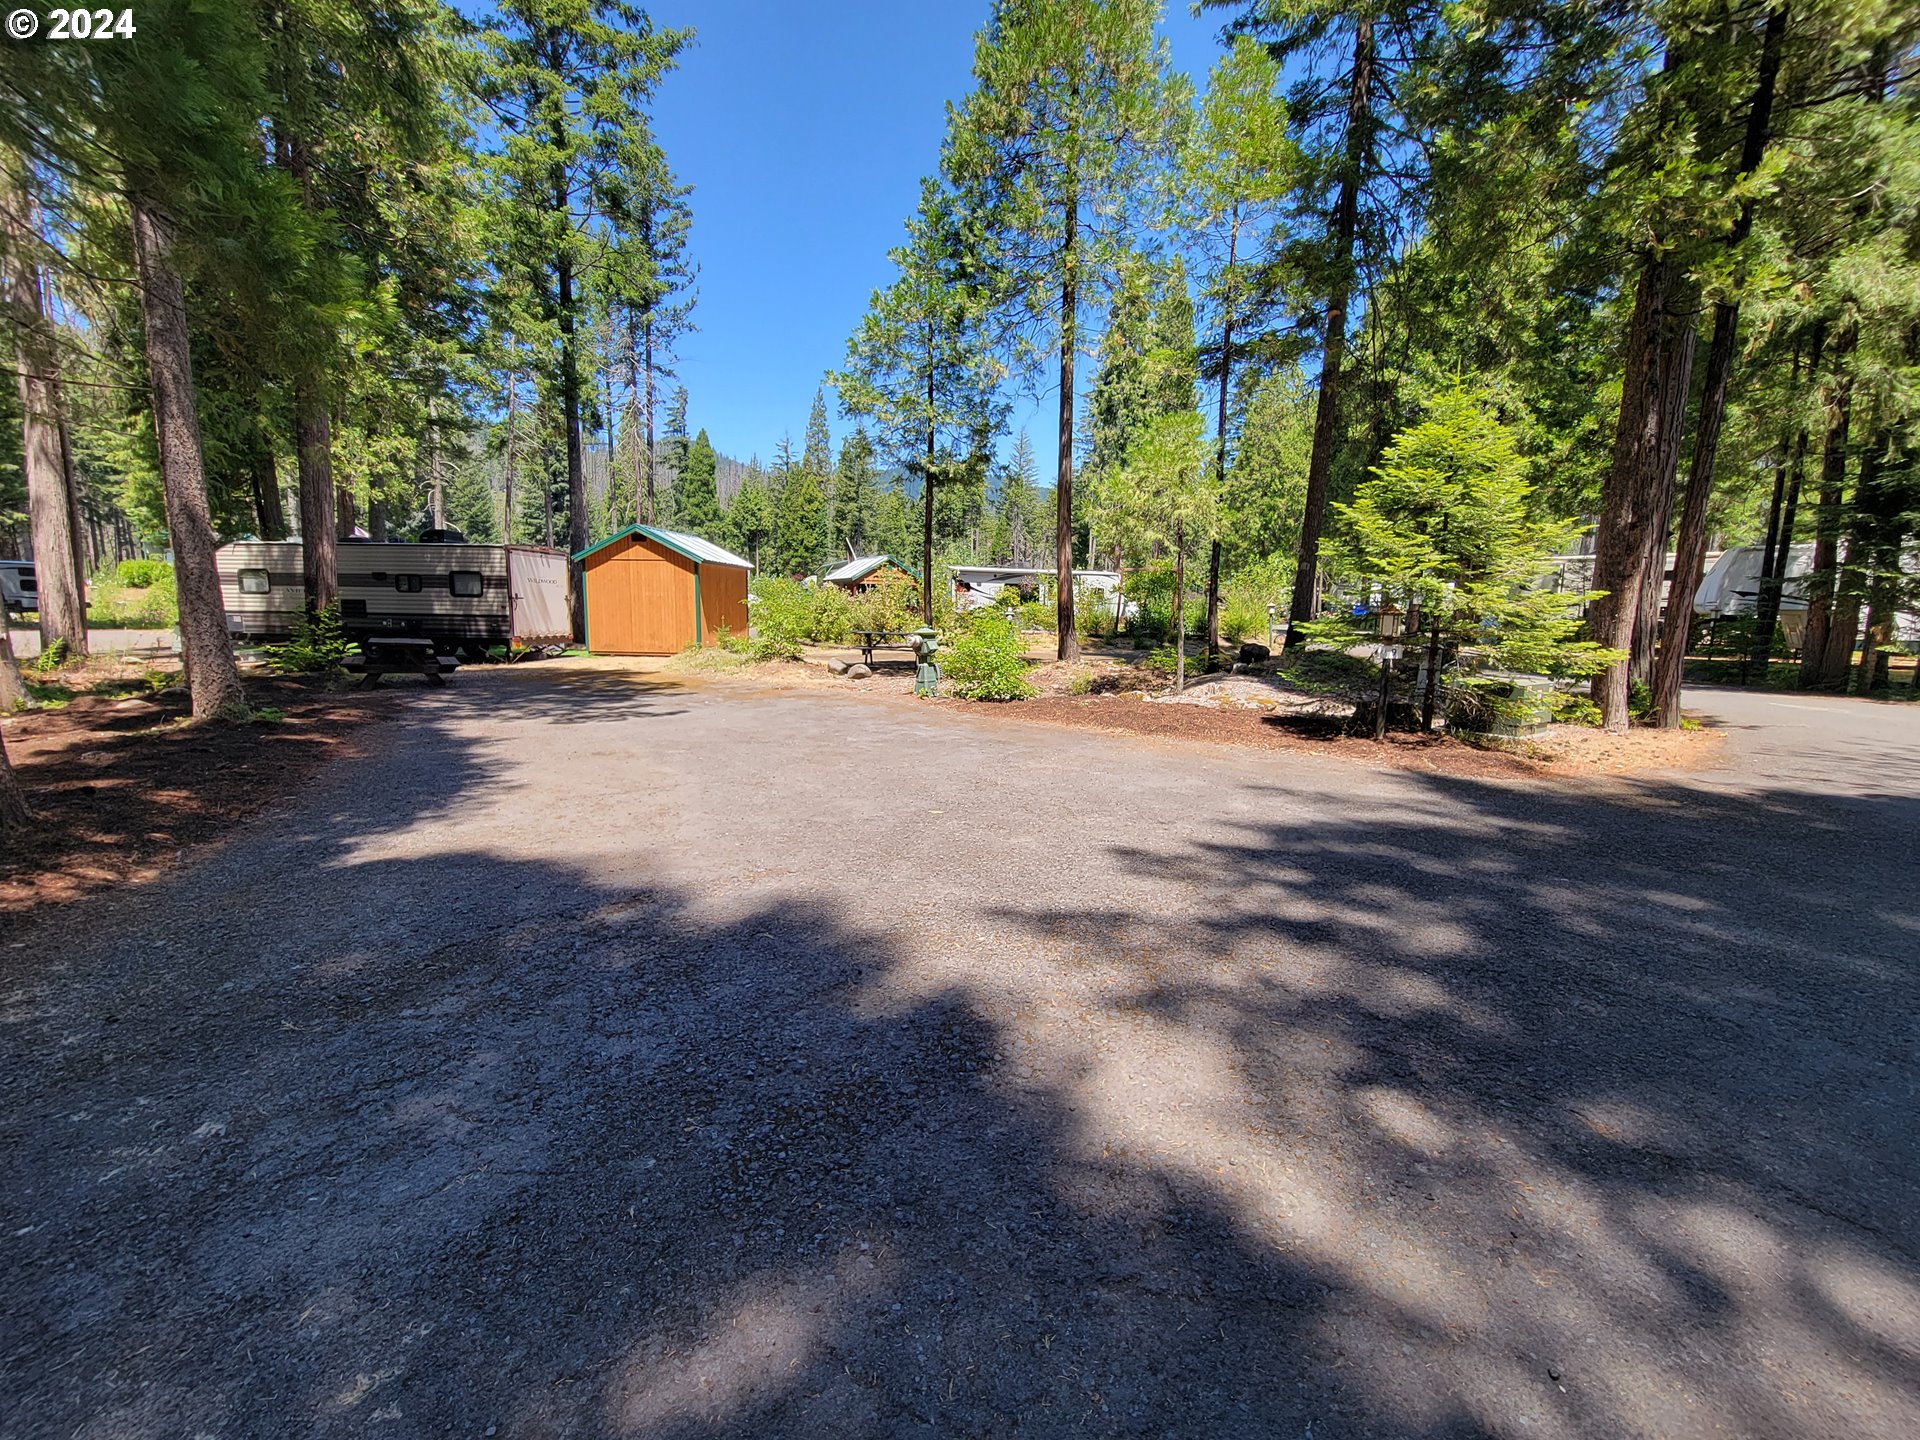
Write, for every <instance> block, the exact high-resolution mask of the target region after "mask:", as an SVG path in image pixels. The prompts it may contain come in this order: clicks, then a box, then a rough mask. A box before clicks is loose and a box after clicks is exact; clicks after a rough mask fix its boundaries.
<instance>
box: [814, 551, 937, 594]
mask: <svg viewBox="0 0 1920 1440" xmlns="http://www.w3.org/2000/svg"><path fill="white" fill-rule="evenodd" d="M895 577H897V578H899V579H902V580H909V581H911V582H912V583H913V584H914V586H915V587H916V588H917V587H918V586H919V584H920V572H919V571H918V570H916V569H915V568H914V567H913V566H911V565H909V564H907V563H906V562H905V561H904V560H896V559H894V558H893V557H892V556H891V555H856V556H854V557H853V558H852V559H851V560H845V561H842V562H841V563H840V564H838V565H836V566H834V567H833V568H832V569H831V570H829V571H827V573H826V574H824V575H822V576H821V577H820V578H821V579H822V580H824V581H826V582H827V583H828V584H829V585H838V586H839V587H840V588H841V589H842V590H845V591H846V592H847V593H848V594H851V595H864V594H866V593H867V592H868V591H869V590H878V589H879V588H880V587H881V585H883V584H885V583H886V581H887V580H889V579H891V578H895Z"/></svg>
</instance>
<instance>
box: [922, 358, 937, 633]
mask: <svg viewBox="0 0 1920 1440" xmlns="http://www.w3.org/2000/svg"><path fill="white" fill-rule="evenodd" d="M933 448H934V431H933V372H932V371H931V370H929V371H928V372H927V468H926V470H925V471H924V472H922V474H921V476H920V623H921V624H922V625H931V624H933Z"/></svg>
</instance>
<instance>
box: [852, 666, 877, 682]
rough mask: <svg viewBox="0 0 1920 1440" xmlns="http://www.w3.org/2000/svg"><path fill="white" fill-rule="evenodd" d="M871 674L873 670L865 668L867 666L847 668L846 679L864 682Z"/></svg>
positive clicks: (868, 667)
mask: <svg viewBox="0 0 1920 1440" xmlns="http://www.w3.org/2000/svg"><path fill="white" fill-rule="evenodd" d="M871 674H873V669H872V667H871V666H867V665H849V666H847V679H849V680H864V679H866V678H867V677H868V676H869V675H871Z"/></svg>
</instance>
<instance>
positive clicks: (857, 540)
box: [830, 427, 884, 558]
mask: <svg viewBox="0 0 1920 1440" xmlns="http://www.w3.org/2000/svg"><path fill="white" fill-rule="evenodd" d="M879 501H880V495H879V479H878V476H877V474H876V473H875V470H874V464H873V442H872V441H871V440H869V439H868V438H867V432H866V431H865V430H864V429H860V428H857V427H856V428H855V430H854V432H853V433H852V434H851V435H849V436H847V438H846V439H845V440H842V441H841V442H840V465H839V468H838V471H837V472H836V473H835V475H834V482H833V541H832V544H831V546H830V548H831V550H832V552H833V554H834V556H835V557H836V558H837V557H838V556H840V555H841V554H843V553H846V552H848V551H851V552H852V553H853V554H856V555H867V554H872V553H874V552H873V551H872V550H871V548H870V547H871V546H872V544H873V535H874V520H875V511H876V509H877V507H878V505H879ZM883 553H884V552H883Z"/></svg>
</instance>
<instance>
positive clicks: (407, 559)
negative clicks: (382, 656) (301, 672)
mask: <svg viewBox="0 0 1920 1440" xmlns="http://www.w3.org/2000/svg"><path fill="white" fill-rule="evenodd" d="M336 555H337V568H338V573H339V577H340V626H341V628H342V629H343V630H345V631H346V633H347V634H348V635H350V636H353V637H354V638H355V639H361V640H364V639H368V638H371V637H374V636H381V635H404V636H409V637H412V638H415V639H425V640H431V641H433V643H434V646H435V647H436V648H437V649H438V650H440V651H442V652H445V653H462V654H466V655H468V656H473V657H478V656H480V655H482V654H484V653H485V652H486V651H487V650H488V649H490V648H491V647H493V646H496V645H505V646H508V647H510V648H516V649H530V648H534V647H537V646H542V645H564V644H566V643H567V641H568V640H570V639H571V638H572V636H573V621H572V611H571V606H570V603H569V602H570V600H571V598H572V575H571V571H570V569H569V567H568V565H567V557H566V556H565V555H564V554H563V553H561V552H560V551H558V550H546V549H541V548H538V547H536V546H531V545H466V544H453V543H435V544H425V545H378V544H372V543H369V542H364V541H343V542H341V544H340V547H339V549H338V551H337V552H336Z"/></svg>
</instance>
